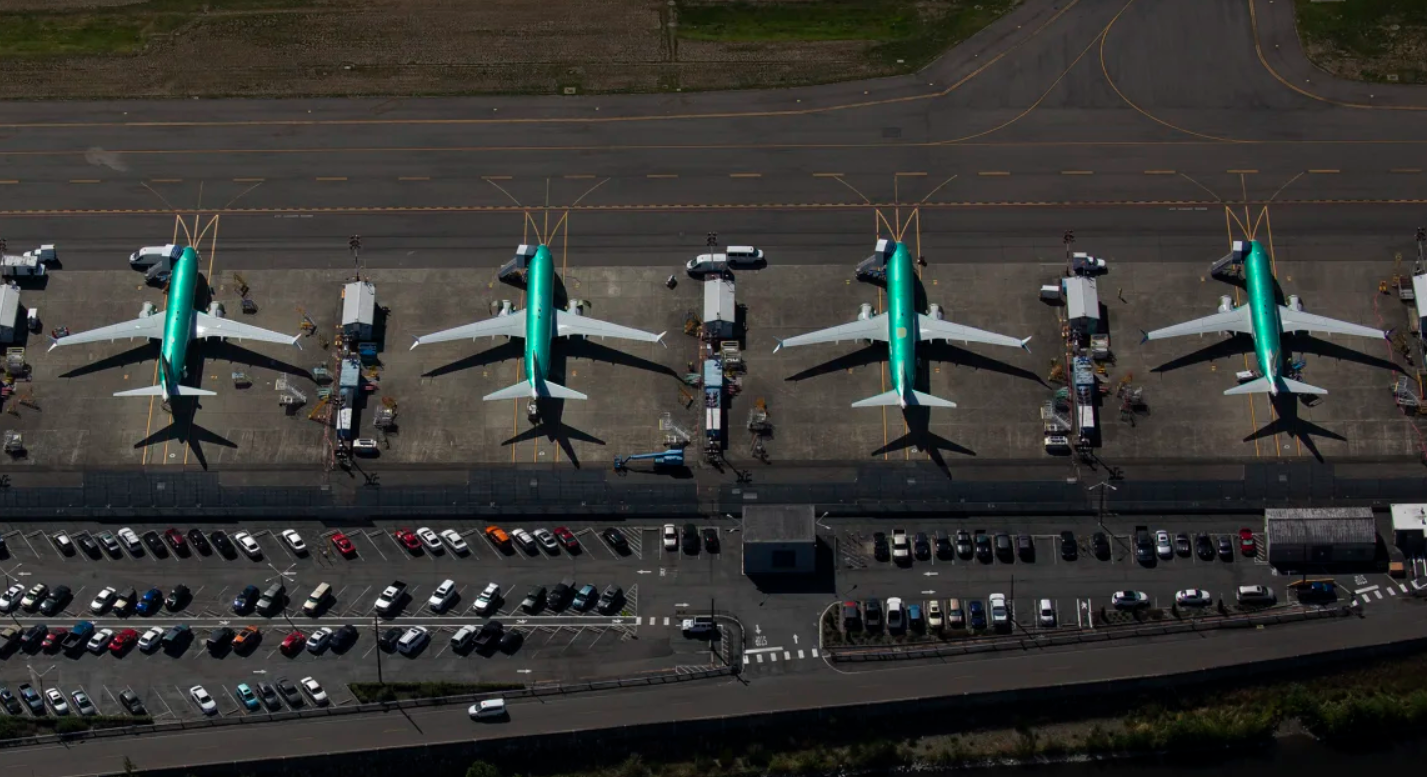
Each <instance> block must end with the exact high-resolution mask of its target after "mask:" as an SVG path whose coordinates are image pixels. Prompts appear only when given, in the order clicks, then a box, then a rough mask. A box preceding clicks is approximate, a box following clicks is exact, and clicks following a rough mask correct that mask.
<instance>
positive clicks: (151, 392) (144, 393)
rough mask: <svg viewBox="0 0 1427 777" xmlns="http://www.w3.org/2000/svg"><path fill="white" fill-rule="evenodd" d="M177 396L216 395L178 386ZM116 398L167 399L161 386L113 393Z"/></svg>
mask: <svg viewBox="0 0 1427 777" xmlns="http://www.w3.org/2000/svg"><path fill="white" fill-rule="evenodd" d="M178 395H179V396H181V397H215V396H218V393H217V392H215V391H208V390H206V389H201V388H194V387H192V386H179V387H178ZM114 396H116V397H167V396H169V394H168V392H166V391H164V387H163V384H159V385H156V386H145V387H143V388H136V389H129V390H128V391H116V392H114Z"/></svg>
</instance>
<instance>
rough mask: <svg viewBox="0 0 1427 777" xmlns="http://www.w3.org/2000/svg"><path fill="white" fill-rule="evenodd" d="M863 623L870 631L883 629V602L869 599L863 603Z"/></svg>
mask: <svg viewBox="0 0 1427 777" xmlns="http://www.w3.org/2000/svg"><path fill="white" fill-rule="evenodd" d="M862 622H863V624H865V625H866V627H867V630H868V631H877V630H879V629H881V628H882V625H883V624H882V600H881V599H868V600H867V601H865V602H863V603H862Z"/></svg>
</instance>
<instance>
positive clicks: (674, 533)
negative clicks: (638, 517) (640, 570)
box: [664, 523, 679, 550]
mask: <svg viewBox="0 0 1427 777" xmlns="http://www.w3.org/2000/svg"><path fill="white" fill-rule="evenodd" d="M678 549H679V530H678V529H676V528H674V524H672V523H666V524H664V550H678Z"/></svg>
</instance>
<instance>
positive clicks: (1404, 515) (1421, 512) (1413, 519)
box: [1392, 297, 1427, 557]
mask: <svg viewBox="0 0 1427 777" xmlns="http://www.w3.org/2000/svg"><path fill="white" fill-rule="evenodd" d="M1418 299H1422V298H1421V297H1419V298H1418ZM1392 544H1393V545H1396V546H1397V547H1398V548H1399V549H1401V550H1402V552H1403V553H1404V554H1406V555H1408V556H1413V557H1417V556H1422V555H1427V504H1410V505H1393V506H1392Z"/></svg>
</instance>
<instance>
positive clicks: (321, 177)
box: [317, 175, 347, 181]
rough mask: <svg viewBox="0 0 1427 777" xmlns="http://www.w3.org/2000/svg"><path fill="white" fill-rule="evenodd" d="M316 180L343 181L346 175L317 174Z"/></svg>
mask: <svg viewBox="0 0 1427 777" xmlns="http://www.w3.org/2000/svg"><path fill="white" fill-rule="evenodd" d="M317 180H319V181H345V180H347V176H345V175H319V176H317Z"/></svg>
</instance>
